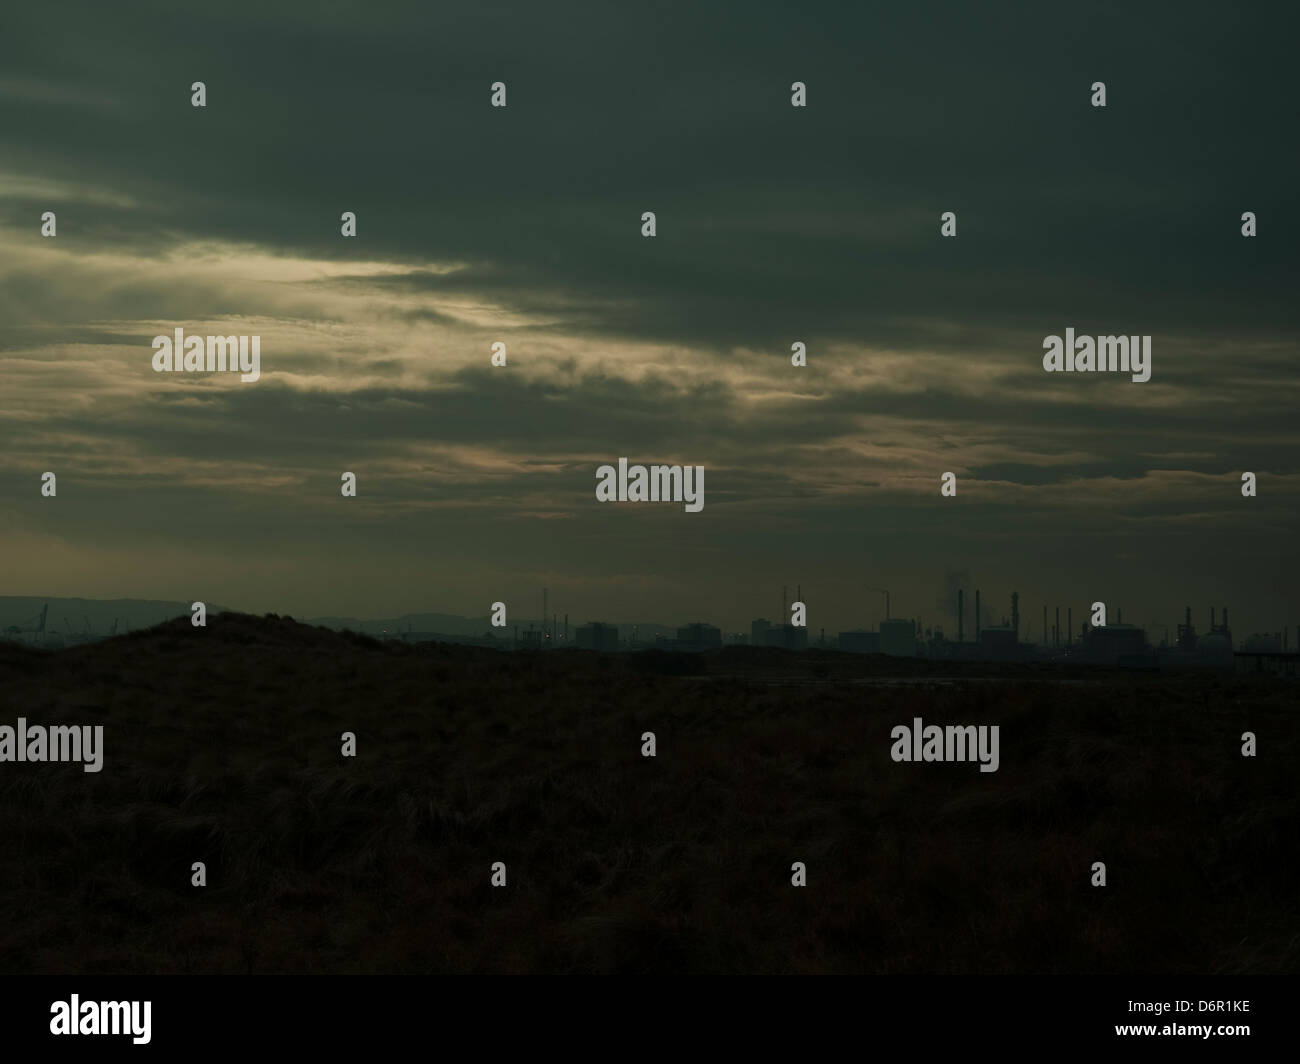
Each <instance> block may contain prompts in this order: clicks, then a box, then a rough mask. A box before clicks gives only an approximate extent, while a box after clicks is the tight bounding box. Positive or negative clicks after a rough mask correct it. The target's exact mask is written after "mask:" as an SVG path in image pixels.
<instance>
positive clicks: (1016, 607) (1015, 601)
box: [1011, 591, 1020, 643]
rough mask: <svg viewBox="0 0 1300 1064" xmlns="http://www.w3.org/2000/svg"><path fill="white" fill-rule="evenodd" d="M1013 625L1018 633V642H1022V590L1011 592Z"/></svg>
mask: <svg viewBox="0 0 1300 1064" xmlns="http://www.w3.org/2000/svg"><path fill="white" fill-rule="evenodd" d="M1011 627H1012V628H1013V629H1014V630H1015V633H1016V642H1017V643H1019V642H1020V592H1019V591H1013V592H1011Z"/></svg>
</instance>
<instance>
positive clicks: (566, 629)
mask: <svg viewBox="0 0 1300 1064" xmlns="http://www.w3.org/2000/svg"><path fill="white" fill-rule="evenodd" d="M564 641H565V642H566V643H567V642H568V641H569V615H568V614H567V613H566V614H565V615H564Z"/></svg>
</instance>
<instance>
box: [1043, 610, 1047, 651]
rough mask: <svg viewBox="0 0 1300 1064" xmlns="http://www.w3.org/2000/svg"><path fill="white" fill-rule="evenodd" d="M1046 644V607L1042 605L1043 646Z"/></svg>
mask: <svg viewBox="0 0 1300 1064" xmlns="http://www.w3.org/2000/svg"><path fill="white" fill-rule="evenodd" d="M1047 644H1048V636H1047V607H1046V606H1044V607H1043V646H1047Z"/></svg>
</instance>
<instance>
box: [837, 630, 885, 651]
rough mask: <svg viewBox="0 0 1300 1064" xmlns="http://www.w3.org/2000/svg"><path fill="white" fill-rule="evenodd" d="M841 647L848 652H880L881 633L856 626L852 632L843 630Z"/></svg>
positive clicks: (840, 639) (840, 641) (840, 640)
mask: <svg viewBox="0 0 1300 1064" xmlns="http://www.w3.org/2000/svg"><path fill="white" fill-rule="evenodd" d="M839 648H840V650H842V651H844V652H845V653H846V654H879V653H880V633H879V632H868V631H867V630H866V629H865V628H855V629H854V630H853V631H851V632H841V633H840V638H839Z"/></svg>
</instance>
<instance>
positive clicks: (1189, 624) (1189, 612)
mask: <svg viewBox="0 0 1300 1064" xmlns="http://www.w3.org/2000/svg"><path fill="white" fill-rule="evenodd" d="M1186 624H1187V628H1188V630H1189V631H1190V630H1191V627H1192V607H1191V606H1188V607H1187V620H1186Z"/></svg>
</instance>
